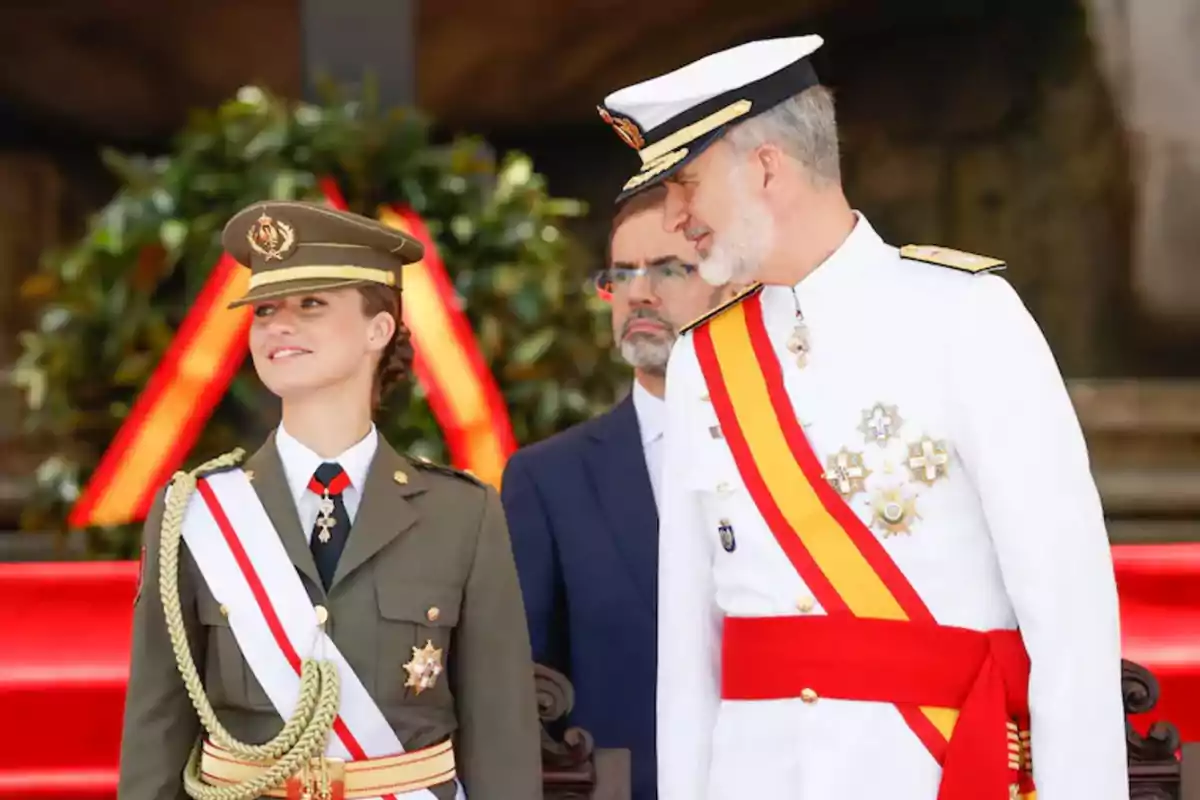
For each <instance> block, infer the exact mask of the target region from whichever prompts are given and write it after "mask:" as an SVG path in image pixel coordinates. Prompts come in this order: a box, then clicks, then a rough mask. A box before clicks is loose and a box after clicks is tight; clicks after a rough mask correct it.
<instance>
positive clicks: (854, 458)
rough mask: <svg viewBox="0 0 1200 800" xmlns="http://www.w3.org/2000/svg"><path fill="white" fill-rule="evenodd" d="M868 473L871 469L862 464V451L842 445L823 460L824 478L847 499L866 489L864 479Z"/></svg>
mask: <svg viewBox="0 0 1200 800" xmlns="http://www.w3.org/2000/svg"><path fill="white" fill-rule="evenodd" d="M870 475H871V470H869V469H867V468H866V466H865V465H864V464H863V457H862V453H855V452H852V451H850V450H847V449H846V448H844V447H843V448H842V449H841V450H840V451H838V453H837V454H836V455H832V456H830V457H829V459H828V460H827V461H826V462H825V480H827V481H829V485H830V486H832V487H833V488H834V489H836V490H837V492H838V494H840V495H841V496H842V497H844V498H846V499H847V500H849V499H850V498H851V497H853V496H854V495H856V494H858V493H859V492H865V491H866V490H867V486H866V481H867V478H868V477H869V476H870Z"/></svg>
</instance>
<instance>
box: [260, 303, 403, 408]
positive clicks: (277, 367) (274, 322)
mask: <svg viewBox="0 0 1200 800" xmlns="http://www.w3.org/2000/svg"><path fill="white" fill-rule="evenodd" d="M394 324H395V323H394V320H392V317H391V315H390V314H377V315H375V316H374V317H368V316H367V315H366V314H365V313H363V299H362V295H361V294H360V293H359V291H358V289H357V288H354V287H350V288H345V289H334V290H331V291H326V292H311V293H309V294H300V295H294V296H291V297H281V298H279V299H275V300H264V301H262V302H260V303H255V304H254V318H253V322H252V323H251V325H250V356H251V358H252V359H253V360H254V369H255V370H256V371H257V372H258V376H259V378H260V379H261V380H262V382H263V384H264V385H265V386H266V387H267V388H268V389H269V390H270V391H271V392H272V393H273V394H275V395H277V396H278V397H280V398H282V399H284V400H287V399H288V398H289V397H297V396H300V395H303V394H307V393H310V392H313V391H315V390H319V389H324V388H328V387H330V386H335V385H338V384H342V383H346V382H347V381H350V380H358V379H363V378H365V385H366V387H367V389H368V390H369V388H370V386H371V379H372V377H373V375H374V366H375V358H374V357H373V356H378V354H379V352H380V351H381V350H382V349H383V346H384V345H385V344H386V343H387V341H388V339H389V338H390V335H391V332H392V327H391V326H394Z"/></svg>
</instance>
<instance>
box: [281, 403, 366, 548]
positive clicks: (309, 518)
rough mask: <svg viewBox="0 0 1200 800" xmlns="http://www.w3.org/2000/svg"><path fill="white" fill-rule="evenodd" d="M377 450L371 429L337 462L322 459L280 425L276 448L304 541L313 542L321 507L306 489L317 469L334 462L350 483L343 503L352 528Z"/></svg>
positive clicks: (344, 494)
mask: <svg viewBox="0 0 1200 800" xmlns="http://www.w3.org/2000/svg"><path fill="white" fill-rule="evenodd" d="M378 446H379V433H378V431H376V430H375V426H374V425H372V426H371V430H370V431H369V432H368V433H367V435H366V436H364V437H363V438H362V439H360V440H359V442H358V443H357V444H355V445H353V446H352V447H350V449H348V450H346V452H344V453H342V454H341V455H339V456H338V457H337V458H321V457H320V456H319V455H317V454H316V453H314V452H313V451H312V450H311V449H310V448H309V447H308V446H306V445H304V444H302V443H301V442H300V441H299V440H298V439H296V438H295V437H294V436H292V435H291V434H290V433H288V432H287V431H286V430H285V429H284V427H283V425H280V426H279V430H278V431H277V432H276V434H275V447H276V449H277V450H278V451H279V460H280V461H281V462H283V472H284V474H285V475H286V476H287V482H288V488H289V489H290V490H291V492H292V499H293V500H295V501H296V511H297V513H298V514H299V515H300V525H301V527H302V528H303V529H304V537H305V538H306V539H311V538H312V529H313V525H314V524H315V523H316V521H317V511H318V510H319V507H320V503H321V497H320V496H319V495H318V494H316V493H315V492H312V491H310V490H309V488H308V482H309V480H311V479H312V476H313V473H315V472H316V471H317V467H319V466H321V464H324V463H325V462H326V461H331V462H337V463H338V464H340V465H341V467H342V470H343V471H344V472H345V473H346V477H348V478H349V479H350V485H349V486H348V487H346V489H345V490H344V491H343V492H342V499H343V502H345V504H346V513H347V515H349V517H350V522H351V524H353V523H354V515H355V514H356V513H357V512H358V504H359V502H361V501H362V491H363V484H364V483H365V482H366V480H367V470H369V469H370V468H371V460H372V459H373V458H374V457H375V450H376V448H377V447H378Z"/></svg>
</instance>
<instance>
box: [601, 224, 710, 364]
mask: <svg viewBox="0 0 1200 800" xmlns="http://www.w3.org/2000/svg"><path fill="white" fill-rule="evenodd" d="M611 257H612V263H611V265H610V269H609V278H610V280H611V291H612V325H613V340H614V341H615V342H616V343H617V346H618V347H620V349H621V355H622V356H623V357H624V359H625V360H626V361H627V362H629V363H630V364H631V365H632V366H634V367H637V368H639V369H644V370H647V371H649V372H654V373H662V372H664V371H665V370H666V365H667V359H668V357H669V356H670V354H671V346H672V345H673V344H674V343H675V338H676V337H677V336H678V332H679V328H680V327H682V326H684V325H686V324H687V323H689V322H691V321H692V320H694V319H695V318H696V317H698V316H700V315H701V314H703V313H704V312H706V311H708V310H709V309H710V308H712V307H713V306H715V305H716V304H717V303H718V302H719V301H720V300H721V299H722V298H723V297H724V289H723V288H716V289H714V287H712V286H710V285H709V284H707V283H705V282H704V281H703V280H702V279H701V278H700V276H699V275H698V274H697V272H696V262H697V258H698V256H697V253H696V248H695V246H694V245H692V244H691V243H689V242H688V241H687V239H685V238H684V235H683V233H682V232H680V231H670V232H668V231H666V230H664V225H663V209H662V207H661V206H655V207H652V208H649V209H646V210H644V211H639V212H637V213H635V214H632V215H631V216H629V217H628V218H627V219H625V220H624V221H623V222H621V224H620V225H619V226H618V227H617V229H616V231H615V233H614V234H613V240H612V256H611Z"/></svg>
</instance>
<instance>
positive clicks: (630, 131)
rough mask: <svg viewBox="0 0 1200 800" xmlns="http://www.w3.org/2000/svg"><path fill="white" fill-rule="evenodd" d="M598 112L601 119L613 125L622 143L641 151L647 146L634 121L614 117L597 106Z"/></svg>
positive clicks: (605, 109) (606, 110)
mask: <svg viewBox="0 0 1200 800" xmlns="http://www.w3.org/2000/svg"><path fill="white" fill-rule="evenodd" d="M596 110H597V111H599V112H600V119H602V120H604V121H605V122H606V123H607V124H609V125H612V127H613V130H614V131H616V132H617V136H620V137H621V141H623V142H624V143H625V144H627V145H629V146H630V147H632V148H633V149H634V150H641V149H642V148H643V147H644V146H645V145H646V140H645V139H643V138H642V132H641V131H639V130H638V126H637V125H635V124H634V122H633V120H630V119H626V118H625V117H614V116H613V115H612V114H611V113H609V111H608V109H607V108H604V107H603V106H596Z"/></svg>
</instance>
